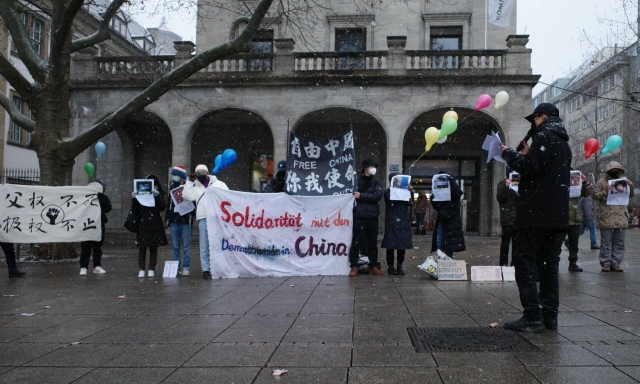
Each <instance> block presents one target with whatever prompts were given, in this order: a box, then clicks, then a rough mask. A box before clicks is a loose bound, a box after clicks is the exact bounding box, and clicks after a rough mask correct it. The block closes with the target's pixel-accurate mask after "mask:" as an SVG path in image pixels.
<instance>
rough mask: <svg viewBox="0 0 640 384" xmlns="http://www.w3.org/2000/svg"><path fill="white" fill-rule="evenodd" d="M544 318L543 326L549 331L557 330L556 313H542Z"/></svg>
mask: <svg viewBox="0 0 640 384" xmlns="http://www.w3.org/2000/svg"><path fill="white" fill-rule="evenodd" d="M542 317H543V319H544V327H545V328H546V329H548V330H550V331H557V330H558V313H553V314H548V313H545V314H543V315H542Z"/></svg>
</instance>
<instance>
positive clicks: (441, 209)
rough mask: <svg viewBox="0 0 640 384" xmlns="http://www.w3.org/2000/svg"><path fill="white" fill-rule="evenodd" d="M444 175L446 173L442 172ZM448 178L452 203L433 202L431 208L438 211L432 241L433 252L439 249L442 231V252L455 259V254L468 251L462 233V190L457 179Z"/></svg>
mask: <svg viewBox="0 0 640 384" xmlns="http://www.w3.org/2000/svg"><path fill="white" fill-rule="evenodd" d="M440 173H442V174H444V172H440ZM447 176H448V179H449V188H451V201H433V199H432V200H431V206H432V207H433V209H435V210H436V211H438V217H437V219H436V226H435V230H434V231H433V238H432V241H431V252H435V251H436V250H437V249H438V233H439V232H440V231H442V234H441V235H440V236H442V237H441V244H440V250H441V251H442V252H444V253H445V254H446V255H447V256H449V257H453V252H462V251H464V250H466V249H467V247H466V245H465V242H464V233H463V232H462V218H461V217H460V198H461V197H462V190H461V189H460V186H459V185H458V183H457V182H456V179H454V178H453V177H451V176H449V175H447Z"/></svg>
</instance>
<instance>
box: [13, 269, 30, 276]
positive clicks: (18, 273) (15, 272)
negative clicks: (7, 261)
mask: <svg viewBox="0 0 640 384" xmlns="http://www.w3.org/2000/svg"><path fill="white" fill-rule="evenodd" d="M26 274H27V273H26V272H21V271H19V270H18V269H10V270H9V277H24V276H25V275H26Z"/></svg>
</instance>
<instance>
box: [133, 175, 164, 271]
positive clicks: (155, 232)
mask: <svg viewBox="0 0 640 384" xmlns="http://www.w3.org/2000/svg"><path fill="white" fill-rule="evenodd" d="M147 179H152V180H154V181H155V183H154V184H155V185H154V188H155V190H154V191H153V196H154V202H155V206H154V207H145V206H143V205H142V204H140V202H139V201H138V200H137V199H136V198H135V197H133V200H132V202H131V210H132V211H133V214H134V215H137V216H138V217H139V218H140V220H139V224H138V236H137V243H138V247H139V249H138V269H139V272H138V277H144V272H145V264H146V253H147V248H149V272H148V275H147V276H148V277H154V276H155V269H156V264H157V261H158V247H160V246H164V245H167V244H168V243H167V235H166V234H165V232H164V225H163V224H162V223H163V220H162V215H161V213H162V212H163V211H164V210H165V208H166V205H165V203H164V191H163V190H162V186H160V182H159V181H158V178H157V177H155V176H153V175H149V176H148V177H147ZM134 193H135V192H134Z"/></svg>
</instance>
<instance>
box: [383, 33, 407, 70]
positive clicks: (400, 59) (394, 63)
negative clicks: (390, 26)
mask: <svg viewBox="0 0 640 384" xmlns="http://www.w3.org/2000/svg"><path fill="white" fill-rule="evenodd" d="M406 46H407V37H406V36H387V47H388V48H389V56H388V57H387V69H388V70H389V74H390V75H395V76H403V75H405V74H406V72H407V57H406V55H405V52H404V48H405V47H406Z"/></svg>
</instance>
